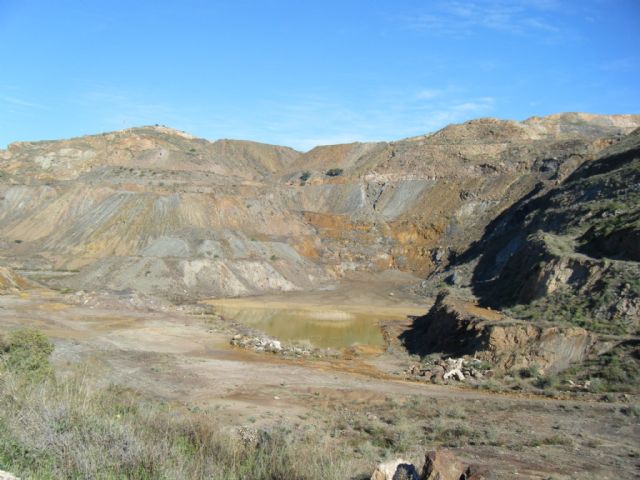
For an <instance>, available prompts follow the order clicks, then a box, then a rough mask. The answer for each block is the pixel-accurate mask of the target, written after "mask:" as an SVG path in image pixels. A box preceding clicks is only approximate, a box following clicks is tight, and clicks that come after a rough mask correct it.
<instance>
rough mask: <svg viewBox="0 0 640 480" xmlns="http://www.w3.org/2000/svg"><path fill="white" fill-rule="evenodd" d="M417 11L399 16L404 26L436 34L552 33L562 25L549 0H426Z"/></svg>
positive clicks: (456, 35)
mask: <svg viewBox="0 0 640 480" xmlns="http://www.w3.org/2000/svg"><path fill="white" fill-rule="evenodd" d="M425 5H426V7H425V8H424V9H423V10H422V11H420V12H414V13H413V14H406V15H403V16H401V17H400V20H401V22H402V23H403V24H404V25H405V26H407V27H408V28H412V29H415V30H419V31H424V32H428V33H430V34H433V35H438V36H451V37H459V38H464V37H467V36H470V35H472V34H474V33H475V32H476V31H477V30H479V29H480V30H482V29H484V30H495V31H501V32H505V33H510V34H515V35H525V34H546V35H550V34H554V35H559V34H561V33H562V32H563V28H562V27H561V26H560V25H558V24H557V23H556V22H555V21H554V18H555V15H551V14H550V13H552V12H557V10H559V8H560V5H559V3H558V2H555V1H552V0H546V1H545V0H511V1H505V0H489V1H484V2H473V1H472V2H455V1H454V2H445V1H438V2H429V3H427V4H425Z"/></svg>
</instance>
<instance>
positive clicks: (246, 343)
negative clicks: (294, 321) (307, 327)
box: [230, 333, 339, 358]
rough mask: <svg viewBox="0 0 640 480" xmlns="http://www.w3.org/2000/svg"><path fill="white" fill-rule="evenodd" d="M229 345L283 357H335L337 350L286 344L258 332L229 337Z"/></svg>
mask: <svg viewBox="0 0 640 480" xmlns="http://www.w3.org/2000/svg"><path fill="white" fill-rule="evenodd" d="M230 343H231V345H234V346H236V347H240V348H246V349H248V350H253V351H254V352H257V353H273V354H277V355H282V356H283V357H316V358H323V357H335V356H337V355H339V353H338V352H336V351H334V350H330V349H320V348H314V347H313V346H311V345H298V344H287V343H283V342H281V341H280V340H277V339H275V338H272V337H269V336H267V335H264V334H260V333H249V334H246V333H238V334H236V335H234V336H233V337H232V338H231V341H230Z"/></svg>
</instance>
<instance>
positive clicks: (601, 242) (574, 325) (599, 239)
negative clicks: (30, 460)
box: [402, 129, 640, 392]
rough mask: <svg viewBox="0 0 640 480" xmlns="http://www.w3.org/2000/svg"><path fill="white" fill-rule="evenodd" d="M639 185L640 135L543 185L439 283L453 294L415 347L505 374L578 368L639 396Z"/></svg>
mask: <svg viewBox="0 0 640 480" xmlns="http://www.w3.org/2000/svg"><path fill="white" fill-rule="evenodd" d="M639 185H640V129H636V130H634V131H633V132H632V133H630V134H629V135H627V136H626V137H625V138H624V139H622V140H621V141H620V142H617V143H616V144H614V145H612V146H610V147H608V148H606V149H605V150H603V151H602V152H601V153H600V155H599V156H598V158H597V159H594V160H590V161H587V162H584V163H583V164H582V165H581V166H579V167H578V168H576V169H575V170H574V171H573V172H572V173H571V174H570V175H568V176H567V177H566V178H565V179H564V180H563V181H561V182H558V184H557V185H556V186H551V185H548V184H547V185H545V184H542V183H541V184H540V185H538V187H537V188H536V189H535V190H534V191H533V192H531V193H530V194H528V195H526V196H524V197H523V198H522V199H520V200H518V201H517V202H515V203H514V205H513V206H511V207H510V208H508V209H506V210H505V211H504V212H502V213H501V214H500V215H499V216H498V217H496V219H495V220H493V221H492V222H491V223H490V224H489V225H488V226H487V227H486V229H485V232H484V235H483V236H482V238H481V239H480V240H478V241H477V242H475V243H474V244H473V245H471V246H470V248H469V249H468V250H467V251H466V252H464V253H462V254H461V255H460V256H459V257H458V258H456V259H455V260H454V261H453V262H452V263H451V264H450V265H448V266H447V267H444V268H442V269H440V270H439V271H437V272H434V273H432V275H431V276H430V278H429V280H428V281H427V282H425V288H426V289H435V288H440V287H441V286H442V285H443V283H444V284H447V288H446V289H445V290H443V291H441V293H440V294H439V296H438V299H437V301H436V303H435V305H434V306H433V308H432V309H431V310H430V311H429V312H428V314H427V315H425V316H423V317H420V318H418V319H416V321H415V322H414V324H413V325H412V327H411V328H410V329H409V330H408V331H406V332H405V333H403V335H402V337H403V340H404V342H405V345H406V346H407V347H408V348H409V350H410V351H413V352H415V353H418V354H420V355H423V356H426V355H429V354H432V353H436V352H437V353H441V354H445V355H463V354H464V355H472V356H474V357H477V358H481V359H484V360H487V361H490V362H493V363H494V364H499V365H501V366H502V367H503V368H505V369H514V368H523V367H527V368H533V367H535V368H545V369H549V370H551V371H560V370H563V369H566V368H567V367H569V366H570V365H572V364H573V365H574V366H573V370H572V374H573V375H575V377H574V378H573V379H572V381H574V380H575V381H576V382H577V381H581V380H584V381H589V382H591V381H592V380H593V379H594V378H595V379H596V380H595V381H594V389H595V388H596V387H595V386H596V385H600V386H599V387H597V388H602V389H606V390H619V391H630V392H631V391H633V392H637V379H638V378H639V377H640V340H639V338H638V335H639V333H640V251H639V247H640V242H639V241H638V239H639V238H640V223H639V222H638V219H639V218H640V190H639V188H638V186H639ZM482 307H485V308H482ZM603 383H604V384H605V385H606V386H602V385H603ZM574 384H575V383H574ZM594 391H597V390H594Z"/></svg>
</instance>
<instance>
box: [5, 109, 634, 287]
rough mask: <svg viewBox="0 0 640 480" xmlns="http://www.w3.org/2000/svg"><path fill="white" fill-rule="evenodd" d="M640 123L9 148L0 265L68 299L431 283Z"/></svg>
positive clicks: (546, 123) (494, 125) (598, 119)
mask: <svg viewBox="0 0 640 480" xmlns="http://www.w3.org/2000/svg"><path fill="white" fill-rule="evenodd" d="M638 125H640V117H638V116H629V115H624V116H593V115H586V114H562V115H556V116H550V117H544V118H535V119H529V120H527V121H525V122H513V121H501V120H495V119H480V120H474V121H470V122H467V123H464V124H460V125H452V126H449V127H446V128H444V129H443V130H441V131H439V132H435V133H433V134H430V135H425V136H421V137H416V138H411V139H406V140H401V141H397V142H389V143H387V142H380V143H373V144H350V145H335V146H326V147H317V148H314V149H312V150H311V151H309V152H307V153H300V152H296V151H294V150H292V149H289V148H286V147H277V146H271V145H264V144H257V143H252V142H245V141H231V140H221V141H217V142H208V141H206V140H203V139H197V138H194V137H192V136H190V135H188V134H185V133H183V132H178V131H175V130H171V129H168V128H166V127H142V128H135V129H128V130H123V131H120V132H113V133H106V134H102V135H93V136H86V137H80V138H76V139H70V140H63V141H45V142H22V143H16V144H12V145H10V146H9V147H8V149H7V150H5V151H0V196H1V198H2V200H1V202H0V232H1V233H0V246H1V247H2V258H1V259H0V261H1V262H2V265H5V266H8V267H12V268H14V269H16V270H17V272H18V273H20V274H21V275H25V276H27V277H31V278H32V279H35V280H37V281H39V282H43V283H45V284H47V285H49V286H52V287H56V288H63V287H64V288H72V289H103V288H107V289H112V290H125V289H134V290H138V291H141V292H143V293H151V294H160V295H162V296H171V297H176V298H179V297H184V296H192V297H216V296H218V297H219V296H222V297H224V296H239V295H250V294H256V293H266V292H278V291H293V290H309V289H314V288H319V287H322V286H327V285H331V284H333V283H334V282H335V280H336V279H337V278H340V277H341V276H343V275H344V274H345V273H347V272H349V271H373V272H375V271H383V270H386V269H399V270H403V271H407V272H411V273H413V274H415V275H418V276H424V275H426V274H428V273H429V272H431V271H433V270H434V269H435V268H437V267H439V266H444V265H446V264H447V263H448V262H449V261H450V260H451V259H454V258H455V257H456V256H457V255H459V254H460V253H461V252H463V251H464V250H465V249H467V247H468V246H469V245H470V243H471V242H472V241H478V240H480V239H481V236H482V232H483V231H484V229H485V227H486V226H487V225H488V224H489V223H490V222H491V221H493V220H494V219H495V218H496V217H497V216H498V215H499V214H500V213H501V212H503V211H504V210H505V209H507V208H508V207H510V206H511V205H512V204H514V203H515V202H516V201H518V199H521V198H523V197H525V196H526V195H528V194H530V192H532V191H533V190H534V189H535V188H538V187H537V186H539V185H540V184H543V185H552V184H555V183H557V182H559V181H561V180H562V179H564V178H565V177H567V176H568V175H570V174H571V173H572V172H573V170H575V169H576V168H577V167H579V166H580V165H581V164H583V163H584V162H586V161H589V160H591V159H593V158H595V157H596V156H597V155H598V153H599V152H600V151H601V150H602V149H603V148H606V147H608V146H610V145H612V144H615V143H616V142H618V141H619V139H620V138H621V136H622V135H624V134H625V133H627V132H629V131H630V130H631V129H633V128H634V127H635V126H638ZM332 169H333V170H334V172H333V173H335V174H334V175H327V172H329V171H330V170H332Z"/></svg>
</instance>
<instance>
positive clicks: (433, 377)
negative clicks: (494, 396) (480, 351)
mask: <svg viewBox="0 0 640 480" xmlns="http://www.w3.org/2000/svg"><path fill="white" fill-rule="evenodd" d="M406 373H407V375H408V376H409V378H411V379H415V380H422V381H425V382H432V383H436V382H444V381H446V380H456V381H459V382H464V381H467V380H470V379H476V380H480V379H483V378H490V377H492V376H493V371H492V370H491V369H490V368H489V366H488V365H487V364H486V363H484V362H482V361H480V360H478V359H476V358H472V359H466V358H464V357H461V358H446V359H443V358H438V359H435V360H426V361H424V362H423V363H416V364H413V365H411V367H409V369H408V370H407V372H406Z"/></svg>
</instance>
